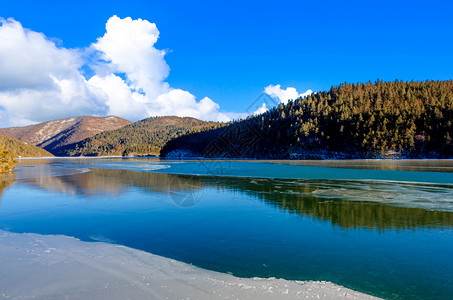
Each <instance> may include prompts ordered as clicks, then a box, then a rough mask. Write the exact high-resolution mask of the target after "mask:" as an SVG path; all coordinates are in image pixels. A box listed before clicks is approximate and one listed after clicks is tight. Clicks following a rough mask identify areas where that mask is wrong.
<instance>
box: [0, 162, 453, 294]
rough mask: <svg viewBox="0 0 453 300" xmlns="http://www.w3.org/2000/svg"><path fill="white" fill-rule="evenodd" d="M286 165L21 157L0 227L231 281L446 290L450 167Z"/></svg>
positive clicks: (9, 181)
mask: <svg viewBox="0 0 453 300" xmlns="http://www.w3.org/2000/svg"><path fill="white" fill-rule="evenodd" d="M284 163H285V164H281V163H278V162H258V161H253V162H250V161H184V162H181V161H159V160H147V159H127V160H121V159H110V160H100V159H98V160H83V159H77V160H49V161H44V160H35V161H23V162H21V165H20V166H19V167H18V170H17V172H15V175H14V176H11V175H7V176H6V177H5V175H2V177H0V195H1V194H2V195H1V198H0V201H1V202H0V229H3V230H9V231H13V232H34V233H41V234H64V235H69V236H75V237H77V238H80V239H82V240H86V241H104V242H111V243H117V244H122V245H126V246H129V247H132V248H136V249H141V250H145V251H148V252H150V253H154V254H157V255H162V256H165V257H170V258H173V259H177V260H180V261H184V262H188V263H192V264H194V265H197V266H200V267H202V268H206V269H211V270H216V271H221V272H230V273H232V274H234V275H236V276H243V277H253V276H258V277H281V278H287V279H299V280H327V281H332V282H335V283H337V284H340V285H344V286H347V287H349V288H352V289H355V290H359V291H362V292H365V293H369V294H373V295H376V296H380V297H384V298H388V299H452V298H453V259H452V258H451V257H452V254H453V163H452V162H451V161H414V162H410V163H408V162H407V161H400V162H388V161H383V162H379V161H350V162H341V163H333V162H330V163H326V162H297V163H295V162H290V163H291V164H287V163H288V162H284ZM414 170H415V171H414Z"/></svg>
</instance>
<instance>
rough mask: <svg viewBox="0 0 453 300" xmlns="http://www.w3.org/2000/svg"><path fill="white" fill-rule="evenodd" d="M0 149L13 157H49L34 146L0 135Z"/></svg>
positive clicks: (42, 150)
mask: <svg viewBox="0 0 453 300" xmlns="http://www.w3.org/2000/svg"><path fill="white" fill-rule="evenodd" d="M0 147H2V148H4V149H5V150H6V151H8V152H9V153H11V155H12V156H13V157H19V156H22V157H49V156H53V155H52V154H51V153H49V152H47V151H46V150H44V149H41V148H39V147H37V146H34V145H29V144H26V143H23V142H21V141H19V140H18V139H15V138H10V137H6V136H1V135H0Z"/></svg>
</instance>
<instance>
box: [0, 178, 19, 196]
mask: <svg viewBox="0 0 453 300" xmlns="http://www.w3.org/2000/svg"><path fill="white" fill-rule="evenodd" d="M15 176H16V174H15V173H14V172H9V173H4V174H0V203H1V201H2V195H3V191H4V190H5V189H6V188H7V187H9V186H10V185H11V183H13V181H14V177H15Z"/></svg>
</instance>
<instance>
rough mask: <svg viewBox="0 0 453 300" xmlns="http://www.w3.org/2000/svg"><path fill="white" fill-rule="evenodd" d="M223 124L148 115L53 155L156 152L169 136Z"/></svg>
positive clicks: (128, 154)
mask: <svg viewBox="0 0 453 300" xmlns="http://www.w3.org/2000/svg"><path fill="white" fill-rule="evenodd" d="M224 125H225V123H217V122H206V121H201V120H198V119H195V118H190V117H185V118H182V117H175V116H166V117H151V118H147V119H144V120H141V121H138V122H135V123H133V124H130V125H127V126H124V127H121V128H119V129H116V130H111V131H105V132H102V133H99V134H97V135H95V136H92V137H89V138H86V139H84V140H82V141H80V142H77V143H74V144H69V145H66V146H63V147H60V148H59V150H58V151H57V152H55V154H56V155H58V156H80V155H84V156H135V155H159V154H160V150H161V148H162V147H163V146H164V145H165V144H166V143H167V142H168V141H169V140H171V139H174V138H177V137H180V136H182V135H185V134H189V133H194V132H200V131H204V130H211V129H216V128H220V127H223V126H224Z"/></svg>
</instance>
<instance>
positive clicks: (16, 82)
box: [0, 19, 107, 125]
mask: <svg viewBox="0 0 453 300" xmlns="http://www.w3.org/2000/svg"><path fill="white" fill-rule="evenodd" d="M0 24H1V26H0V70H1V72H0V106H2V107H3V109H4V112H3V115H4V116H2V117H3V118H4V119H5V120H6V119H8V123H9V125H25V124H30V123H33V122H36V121H45V120H49V119H55V118H62V117H67V116H71V115H73V113H74V111H77V112H78V113H79V114H80V115H83V114H97V115H99V114H103V113H106V112H107V107H106V106H104V105H103V101H102V99H101V98H99V97H98V95H97V94H96V93H93V92H92V91H91V90H90V89H89V88H88V87H87V86H86V80H85V78H84V77H83V76H82V75H81V74H80V72H79V71H78V69H79V68H80V66H81V58H80V55H79V53H78V52H77V51H76V50H69V49H64V48H58V47H56V45H55V43H53V42H51V41H49V40H48V39H47V38H46V37H45V36H44V35H43V34H41V33H37V32H33V31H30V30H27V29H24V28H23V27H22V25H21V24H20V23H19V22H17V21H15V20H13V19H8V20H3V19H0ZM2 123H3V122H2ZM5 123H6V122H5ZM3 125H5V124H3Z"/></svg>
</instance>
